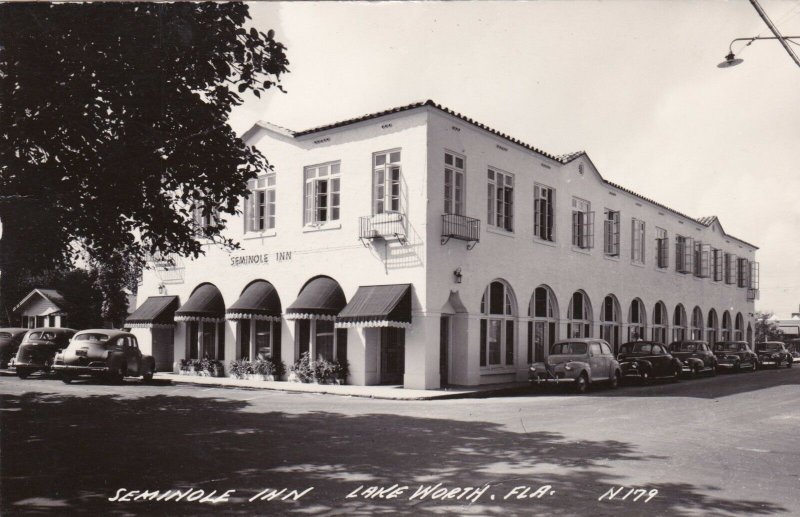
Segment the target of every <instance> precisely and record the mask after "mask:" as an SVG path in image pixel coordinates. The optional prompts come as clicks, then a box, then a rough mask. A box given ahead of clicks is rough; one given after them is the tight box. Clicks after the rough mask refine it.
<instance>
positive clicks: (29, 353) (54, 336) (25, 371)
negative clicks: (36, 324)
mask: <svg viewBox="0 0 800 517" xmlns="http://www.w3.org/2000/svg"><path fill="white" fill-rule="evenodd" d="M74 334H75V330H73V329H65V328H52V327H43V328H35V329H30V330H29V331H28V333H27V334H25V337H23V338H22V343H20V345H19V350H17V355H16V357H15V358H14V359H13V364H12V365H11V366H13V367H14V368H15V369H16V370H17V376H18V377H19V378H20V379H25V378H27V377H28V376H29V375H30V374H32V373H33V372H36V371H39V370H42V371H45V372H49V371H50V368H51V367H52V366H53V358H54V357H55V355H56V353H57V352H58V351H59V350H61V349H63V348H66V347H67V344H68V343H69V338H71V337H72V336H73V335H74Z"/></svg>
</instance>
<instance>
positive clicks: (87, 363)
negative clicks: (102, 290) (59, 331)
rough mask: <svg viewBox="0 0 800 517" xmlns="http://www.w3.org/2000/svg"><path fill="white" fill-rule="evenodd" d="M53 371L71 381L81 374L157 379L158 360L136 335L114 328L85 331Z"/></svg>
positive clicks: (64, 379) (65, 352)
mask: <svg viewBox="0 0 800 517" xmlns="http://www.w3.org/2000/svg"><path fill="white" fill-rule="evenodd" d="M53 370H55V371H56V372H58V374H59V375H60V377H61V380H62V381H64V382H65V383H67V384H69V383H70V382H72V381H73V380H75V379H76V378H77V377H78V376H79V375H91V376H93V377H105V378H108V379H110V380H112V381H115V382H122V379H124V378H125V377H142V379H143V380H145V381H150V380H151V379H152V378H153V373H155V371H156V362H155V359H153V356H150V355H145V354H142V351H141V350H139V342H138V341H136V336H134V335H133V334H131V333H130V332H124V331H121V330H110V329H89V330H81V331H80V332H78V333H77V334H75V336H74V337H73V338H72V341H70V343H69V346H68V347H67V348H66V349H65V350H63V351H62V352H60V353H59V354H58V355H56V358H55V363H54V364H53Z"/></svg>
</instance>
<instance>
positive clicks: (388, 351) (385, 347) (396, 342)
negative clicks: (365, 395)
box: [381, 327, 406, 384]
mask: <svg viewBox="0 0 800 517" xmlns="http://www.w3.org/2000/svg"><path fill="white" fill-rule="evenodd" d="M405 341H406V331H405V329H398V328H394V327H386V328H383V329H381V384H403V374H404V373H405V361H406V343H405Z"/></svg>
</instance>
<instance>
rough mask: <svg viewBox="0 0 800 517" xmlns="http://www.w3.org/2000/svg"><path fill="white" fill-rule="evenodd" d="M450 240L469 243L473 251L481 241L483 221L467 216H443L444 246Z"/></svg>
mask: <svg viewBox="0 0 800 517" xmlns="http://www.w3.org/2000/svg"><path fill="white" fill-rule="evenodd" d="M450 239H458V240H461V241H467V249H468V250H471V249H472V248H474V247H475V245H476V244H478V242H480V240H481V220H480V219H473V218H472V217H467V216H465V215H456V214H442V244H443V245H444V244H446V243H447V241H449V240H450Z"/></svg>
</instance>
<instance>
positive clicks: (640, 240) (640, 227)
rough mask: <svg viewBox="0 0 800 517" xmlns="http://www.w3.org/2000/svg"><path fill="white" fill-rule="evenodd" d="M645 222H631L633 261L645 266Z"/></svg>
mask: <svg viewBox="0 0 800 517" xmlns="http://www.w3.org/2000/svg"><path fill="white" fill-rule="evenodd" d="M644 242H645V240H644V221H640V220H639V219H632V220H631V260H632V261H634V262H636V263H638V264H644Z"/></svg>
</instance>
